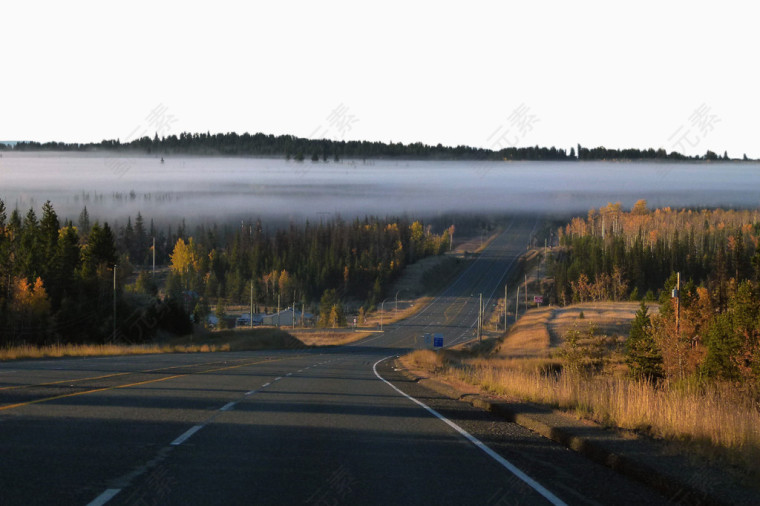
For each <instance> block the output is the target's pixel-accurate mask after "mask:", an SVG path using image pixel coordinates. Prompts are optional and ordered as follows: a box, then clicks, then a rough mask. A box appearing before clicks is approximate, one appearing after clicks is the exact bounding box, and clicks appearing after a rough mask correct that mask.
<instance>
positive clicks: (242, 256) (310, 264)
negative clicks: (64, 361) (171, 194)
mask: <svg viewBox="0 0 760 506" xmlns="http://www.w3.org/2000/svg"><path fill="white" fill-rule="evenodd" d="M431 228H432V227H431V226H429V225H425V224H423V223H422V222H420V221H412V222H410V221H408V220H406V219H385V220H381V219H378V218H370V217H367V218H365V219H363V220H358V219H357V220H355V221H353V222H344V221H342V220H340V219H339V218H335V219H333V220H328V221H327V222H325V223H320V224H319V225H312V224H309V223H308V222H307V223H305V224H304V225H294V224H293V225H291V226H290V227H289V228H285V229H283V228H277V229H275V230H274V231H269V230H268V229H266V228H265V226H264V225H263V224H262V223H261V222H260V221H259V222H255V223H241V225H240V226H238V227H230V226H228V225H225V226H217V225H211V226H208V225H202V226H198V227H196V229H195V230H194V232H192V233H190V232H189V231H187V230H186V227H185V226H184V224H180V225H179V226H177V227H175V228H174V229H173V230H172V228H167V229H166V230H163V229H158V228H157V227H155V226H154V224H153V221H152V220H151V222H150V225H149V226H146V223H145V220H144V219H143V217H142V216H141V215H140V214H138V215H137V217H136V219H135V222H134V225H133V223H132V220H131V218H130V219H128V220H127V223H126V224H125V225H124V226H121V227H118V230H113V229H112V228H111V227H110V226H109V224H108V223H106V222H103V223H100V222H98V221H95V222H94V223H92V222H91V219H90V216H89V213H88V212H87V209H86V208H84V209H83V210H82V213H81V214H80V216H79V219H78V221H77V223H76V224H74V223H72V222H71V221H68V220H67V221H63V222H62V221H61V220H60V219H59V217H58V215H57V214H56V212H55V210H54V208H53V206H52V204H51V203H50V202H46V203H45V204H44V205H43V206H42V210H41V215H40V216H39V217H38V216H37V213H36V211H35V210H34V209H29V210H28V211H27V212H26V214H23V215H22V213H21V212H19V210H18V209H14V210H13V211H12V212H10V214H9V213H8V210H7V209H6V207H5V204H4V203H3V201H2V200H0V345H10V344H17V343H32V344H49V343H103V342H114V341H116V342H124V343H138V342H145V341H148V340H150V339H151V338H153V337H154V336H155V335H156V334H157V333H161V332H164V333H169V334H187V333H190V332H191V331H192V322H191V318H195V320H196V322H198V323H201V321H202V318H203V317H204V316H205V314H207V313H208V311H209V307H210V306H211V305H217V306H221V307H224V305H226V304H233V303H241V302H242V303H248V302H249V301H250V297H251V295H252V294H253V296H254V298H255V301H256V303H257V304H260V305H263V306H266V305H268V306H269V307H270V308H271V307H273V306H274V305H275V304H277V302H279V303H281V304H282V305H283V307H285V306H286V305H288V304H291V303H293V302H295V301H297V302H303V303H307V304H315V303H316V302H317V301H319V300H320V299H322V298H324V296H325V294H327V296H328V297H327V299H325V300H329V301H331V303H332V304H334V305H338V304H340V302H341V301H347V300H351V301H355V304H356V305H362V306H363V307H364V308H365V309H370V308H371V307H372V306H373V305H374V304H375V303H377V302H378V300H379V298H380V296H381V294H383V290H384V289H385V288H386V286H387V284H388V283H389V282H390V281H392V280H393V279H394V278H395V277H396V276H398V274H399V273H400V272H401V270H402V269H403V268H404V266H405V265H407V264H408V263H411V262H414V261H416V260H417V259H419V258H422V257H424V256H427V255H435V254H440V253H442V252H443V251H446V250H447V249H448V248H449V241H450V240H449V238H450V234H451V231H450V230H448V229H447V230H444V231H443V232H442V233H440V234H434V233H433V232H432V230H431ZM154 237H155V238H156V241H155V243H156V247H155V254H156V257H157V261H158V264H159V266H161V265H162V264H164V265H167V264H168V274H167V275H165V276H164V278H162V280H161V281H159V279H158V277H156V278H154V277H153V275H152V273H151V269H150V267H149V266H150V264H151V261H152V257H153V254H154V251H153V238H154ZM164 271H166V269H164Z"/></svg>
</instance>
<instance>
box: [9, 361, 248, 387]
mask: <svg viewBox="0 0 760 506" xmlns="http://www.w3.org/2000/svg"><path fill="white" fill-rule="evenodd" d="M239 360H245V359H239ZM221 362H227V361H226V360H214V361H213V362H201V363H200V364H183V365H173V366H171V367H159V368H158V369H144V370H141V371H127V372H117V373H113V374H104V375H102V376H89V377H87V378H74V379H65V380H60V381H50V382H47V383H35V384H33V385H10V386H6V387H0V390H18V389H20V388H31V387H47V386H52V385H60V384H61V383H78V382H80V381H88V380H99V379H105V378H115V377H117V376H125V375H127V374H145V373H149V372H158V371H168V370H169V369H179V368H180V367H198V366H204V365H211V364H219V363H221Z"/></svg>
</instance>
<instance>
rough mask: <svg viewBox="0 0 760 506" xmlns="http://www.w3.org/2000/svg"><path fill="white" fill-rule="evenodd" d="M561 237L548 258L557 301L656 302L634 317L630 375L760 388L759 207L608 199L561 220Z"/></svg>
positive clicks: (629, 347) (630, 341) (629, 349)
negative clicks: (652, 206) (625, 204)
mask: <svg viewBox="0 0 760 506" xmlns="http://www.w3.org/2000/svg"><path fill="white" fill-rule="evenodd" d="M559 242H560V245H559V247H558V248H556V249H555V251H554V252H553V254H552V256H551V259H550V270H551V274H552V276H553V278H554V285H553V291H552V294H551V296H550V297H551V299H552V300H553V301H554V302H555V303H560V304H563V305H564V304H569V303H571V302H585V301H603V300H615V301H619V300H640V299H644V300H650V301H655V300H657V301H659V302H660V310H659V314H655V315H649V314H648V311H647V308H646V306H644V305H643V304H642V308H641V309H640V311H639V313H638V314H637V317H636V320H635V321H634V326H633V330H632V333H631V338H630V339H629V341H628V348H627V351H628V357H629V365H630V367H631V370H632V371H633V373H634V374H635V375H639V376H643V377H646V378H648V379H660V378H677V379H683V378H688V377H692V378H700V379H705V378H713V379H718V380H725V381H732V382H736V384H738V385H740V386H742V387H747V388H753V389H754V388H758V387H760V247H759V246H760V213H759V212H758V211H757V210H723V209H701V210H692V209H681V210H675V209H670V208H664V209H657V210H654V211H650V210H649V209H648V208H647V203H646V201H643V200H640V201H638V202H637V203H636V204H635V205H634V207H633V208H632V209H631V210H630V211H627V212H626V211H624V210H623V209H622V208H621V205H620V204H619V203H617V204H608V205H607V206H605V207H603V208H601V209H598V210H595V209H592V210H591V211H589V213H588V216H587V217H586V218H580V217H578V218H574V219H573V220H572V221H571V222H570V223H568V224H567V225H566V226H564V227H561V228H560V229H559ZM678 273H680V279H681V285H680V290H678V286H677V276H678Z"/></svg>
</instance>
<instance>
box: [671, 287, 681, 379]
mask: <svg viewBox="0 0 760 506" xmlns="http://www.w3.org/2000/svg"><path fill="white" fill-rule="evenodd" d="M672 295H673V298H675V299H676V349H677V350H679V353H678V370H679V373H680V375H681V377H682V378H683V358H682V354H681V353H680V347H681V273H680V272H679V273H677V278H676V289H675V290H673V294H672Z"/></svg>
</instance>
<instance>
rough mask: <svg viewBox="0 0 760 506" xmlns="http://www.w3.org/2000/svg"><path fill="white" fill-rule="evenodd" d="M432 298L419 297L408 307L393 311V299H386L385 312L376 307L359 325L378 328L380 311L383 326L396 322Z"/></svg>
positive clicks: (411, 313) (419, 308)
mask: <svg viewBox="0 0 760 506" xmlns="http://www.w3.org/2000/svg"><path fill="white" fill-rule="evenodd" d="M432 299H433V298H432V297H420V298H419V299H417V300H415V301H414V303H413V304H412V305H411V306H409V307H408V308H406V309H399V310H398V311H395V301H388V302H386V303H385V308H386V309H385V312H381V311H380V310H379V309H378V310H377V311H375V312H374V313H370V314H368V315H367V317H366V320H365V323H364V324H363V325H361V327H362V328H364V329H372V330H374V329H375V328H377V329H379V328H380V314H381V313H382V320H383V326H385V325H390V324H391V323H396V322H398V321H401V320H403V319H405V318H409V317H411V316H414V315H415V314H416V313H417V312H419V311H420V310H421V309H422V308H423V307H425V306H427V305H428V303H429V302H430V301H431V300H432Z"/></svg>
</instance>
